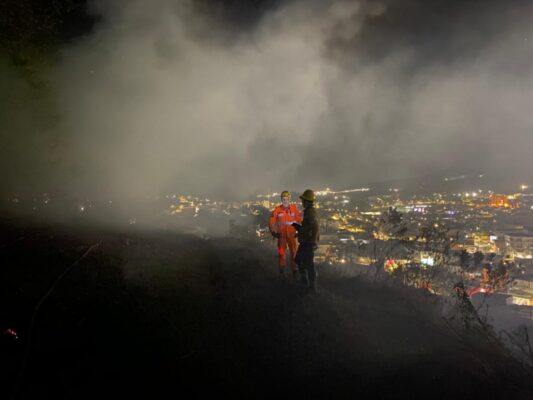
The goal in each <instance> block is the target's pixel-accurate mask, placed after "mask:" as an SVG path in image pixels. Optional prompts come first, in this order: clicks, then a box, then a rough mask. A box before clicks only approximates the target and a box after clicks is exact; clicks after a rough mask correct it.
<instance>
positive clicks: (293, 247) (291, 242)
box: [287, 238, 298, 278]
mask: <svg viewBox="0 0 533 400" xmlns="http://www.w3.org/2000/svg"><path fill="white" fill-rule="evenodd" d="M287 245H288V247H289V252H290V256H291V261H290V263H291V270H292V276H293V277H295V278H296V276H297V275H298V265H297V263H296V253H297V251H298V242H297V241H296V238H288V240H287Z"/></svg>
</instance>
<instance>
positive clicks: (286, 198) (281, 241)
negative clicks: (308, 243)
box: [268, 190, 302, 278]
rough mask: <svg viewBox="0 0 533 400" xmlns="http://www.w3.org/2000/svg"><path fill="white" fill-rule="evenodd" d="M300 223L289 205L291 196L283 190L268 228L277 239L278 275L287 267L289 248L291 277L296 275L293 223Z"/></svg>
mask: <svg viewBox="0 0 533 400" xmlns="http://www.w3.org/2000/svg"><path fill="white" fill-rule="evenodd" d="M295 222H296V223H298V224H301V223H302V216H301V214H300V211H299V210H298V208H297V207H296V205H295V204H291V194H290V193H289V192H288V191H287V190H284V191H283V192H281V204H280V205H279V206H277V207H276V209H275V210H274V211H273V212H272V214H271V215H270V220H269V222H268V228H269V229H270V233H271V234H272V236H273V237H275V238H277V239H278V257H279V273H280V276H283V274H284V271H285V266H286V265H287V260H286V250H287V248H289V252H290V256H291V261H290V263H291V269H292V276H293V277H295V278H296V276H297V275H298V266H297V265H296V263H295V262H294V257H296V251H297V250H298V241H297V239H296V229H294V227H293V226H292V224H293V223H295Z"/></svg>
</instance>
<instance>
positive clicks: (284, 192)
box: [281, 190, 291, 198]
mask: <svg viewBox="0 0 533 400" xmlns="http://www.w3.org/2000/svg"><path fill="white" fill-rule="evenodd" d="M284 197H291V193H290V192H289V191H288V190H284V191H283V192H281V198H284Z"/></svg>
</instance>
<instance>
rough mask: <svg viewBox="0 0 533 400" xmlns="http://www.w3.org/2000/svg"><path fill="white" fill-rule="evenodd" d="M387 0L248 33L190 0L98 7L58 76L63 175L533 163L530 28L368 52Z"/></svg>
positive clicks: (146, 185) (285, 180) (232, 179)
mask: <svg viewBox="0 0 533 400" xmlns="http://www.w3.org/2000/svg"><path fill="white" fill-rule="evenodd" d="M387 4H388V3H379V2H368V1H360V2H353V1H334V2H330V3H329V4H325V3H323V2H304V1H299V2H298V1H296V2H291V3H288V4H286V5H285V6H282V7H278V8H276V9H275V10H272V11H271V12H269V13H266V14H265V15H263V16H262V18H261V20H260V21H259V22H258V23H257V24H256V25H254V26H253V27H247V28H246V29H242V30H241V31H239V29H238V27H237V28H236V29H229V28H228V27H227V26H226V25H224V24H221V23H216V18H213V17H212V16H207V15H205V14H202V13H200V12H199V10H200V9H199V8H198V7H195V6H194V3H191V2H188V1H180V2H176V1H171V0H157V1H152V2H146V1H142V0H131V1H125V2H107V1H98V2H95V3H93V11H94V12H95V13H98V14H100V15H101V16H102V20H101V22H100V23H99V24H97V26H96V27H95V29H94V31H93V32H92V33H91V35H90V36H87V37H85V38H83V39H82V40H79V41H78V42H77V43H76V44H74V45H71V46H69V47H68V48H65V49H64V51H63V52H62V59H61V62H60V64H59V66H58V67H57V69H56V70H55V75H54V79H53V81H52V84H53V86H54V87H55V88H56V92H57V96H58V99H59V100H58V105H59V121H60V126H59V127H58V128H57V130H58V131H61V132H64V134H63V136H61V137H62V138H63V139H62V140H61V143H62V145H61V148H64V150H63V153H65V154H66V155H67V156H64V158H68V162H67V163H66V164H67V165H69V169H68V170H67V171H66V172H65V174H66V176H68V179H67V181H70V182H71V185H70V186H71V187H72V188H75V189H76V190H78V191H79V190H82V191H83V190H86V191H87V192H91V191H93V192H94V191H98V192H102V193H107V192H110V193H115V194H117V193H118V194H124V195H128V196H132V197H143V196H147V195H148V196H151V195H153V194H156V193H161V192H168V191H181V192H189V193H205V194H214V195H225V196H229V197H238V196H242V195H249V194H253V193H258V192H265V191H271V190H275V191H279V190H281V189H284V188H289V189H292V190H302V189H304V188H306V187H315V188H318V187H321V186H326V185H327V186H331V187H346V186H351V185H354V184H358V183H364V182H369V181H375V180H380V179H387V178H393V177H405V176H417V175H421V174H425V173H431V172H436V173H439V172H440V171H443V170H450V169H451V170H458V171H463V170H465V171H469V170H473V169H476V170H484V169H486V168H489V169H490V168H495V169H498V168H501V167H505V168H507V169H508V170H509V171H515V170H516V171H521V172H522V173H524V172H525V173H526V174H529V176H531V175H533V173H532V168H531V167H530V163H529V162H528V161H527V160H528V159H529V149H530V148H531V147H532V145H533V134H532V133H531V132H532V131H533V120H532V118H533V117H531V113H530V112H529V104H531V103H532V101H533V86H532V83H533V80H532V75H531V70H532V69H531V66H532V65H533V64H532V60H533V58H532V56H533V52H532V51H531V49H530V48H529V47H528V46H527V43H528V42H527V39H528V37H527V33H528V32H530V28H528V27H527V26H526V25H525V23H522V22H524V21H520V20H519V19H517V20H514V21H513V25H511V24H509V23H508V22H509V21H506V22H505V23H503V22H502V23H501V26H499V30H498V32H501V33H500V34H499V35H497V36H496V37H494V36H491V37H490V38H487V41H486V43H483V45H482V46H480V47H479V46H478V50H479V48H481V51H478V52H477V53H476V56H475V57H473V56H471V55H468V56H466V55H465V57H464V59H461V58H459V59H458V58H457V57H456V58H453V59H450V60H447V59H445V57H443V56H441V57H440V58H439V57H438V58H437V59H436V60H424V59H420V55H419V53H417V51H416V50H417V45H418V44H417V42H416V40H414V41H413V43H409V42H407V43H405V42H401V44H402V45H401V46H396V47H395V46H391V47H389V48H387V47H386V46H385V47H383V48H386V51H385V52H384V54H383V56H382V57H380V58H379V59H376V60H371V61H369V59H368V57H367V56H368V54H369V52H370V53H372V51H373V50H374V49H373V48H372V46H370V45H366V48H365V43H366V40H368V35H369V34H368V29H366V28H367V26H368V25H369V24H371V23H373V21H376V19H379V18H385V17H386V16H387V15H388V14H387V13H389V12H390V11H389V8H388V6H387ZM406 12H409V10H406ZM469 29H470V27H468V26H460V27H459V28H458V29H457V31H453V29H452V30H451V34H452V35H454V36H456V41H457V42H459V43H460V40H461V38H462V37H463V35H464V36H465V37H468V35H467V34H468V33H469ZM472 29H474V28H472ZM438 34H439V32H436V39H435V41H434V44H435V46H438V45H439V40H438V38H437V36H438ZM375 35H377V36H379V40H380V41H381V42H380V41H378V42H377V43H378V44H379V43H385V44H387V43H388V42H389V41H393V40H394V32H392V33H391V32H387V31H386V30H385V31H383V32H377V33H375ZM530 40H533V37H531V39H530ZM369 43H370V42H369ZM371 43H374V42H371ZM428 43H429V46H431V45H432V43H433V42H432V40H426V41H425V42H424V45H425V46H428ZM352 44H354V45H352ZM355 44H358V45H355ZM376 47H378V45H376ZM466 47H468V46H466ZM362 48H363V49H364V51H362V50H361V49H362ZM383 48H380V49H377V48H376V51H377V50H383ZM433 53H435V54H439V50H438V49H436V50H435V51H434V52H433ZM433 53H431V52H430V53H429V54H433ZM426 64H427V65H426ZM30 162H31V161H30ZM73 165H74V166H73ZM63 181H64V180H63ZM63 181H62V182H63Z"/></svg>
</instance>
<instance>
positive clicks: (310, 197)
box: [300, 189, 316, 203]
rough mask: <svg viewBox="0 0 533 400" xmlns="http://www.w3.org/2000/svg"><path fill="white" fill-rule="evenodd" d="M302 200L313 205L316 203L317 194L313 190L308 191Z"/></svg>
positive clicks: (302, 196)
mask: <svg viewBox="0 0 533 400" xmlns="http://www.w3.org/2000/svg"><path fill="white" fill-rule="evenodd" d="M300 199H302V200H307V201H310V202H311V203H312V202H314V201H315V199H316V198H315V192H313V191H312V190H311V189H307V190H306V191H305V192H303V194H302V195H301V196H300Z"/></svg>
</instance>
